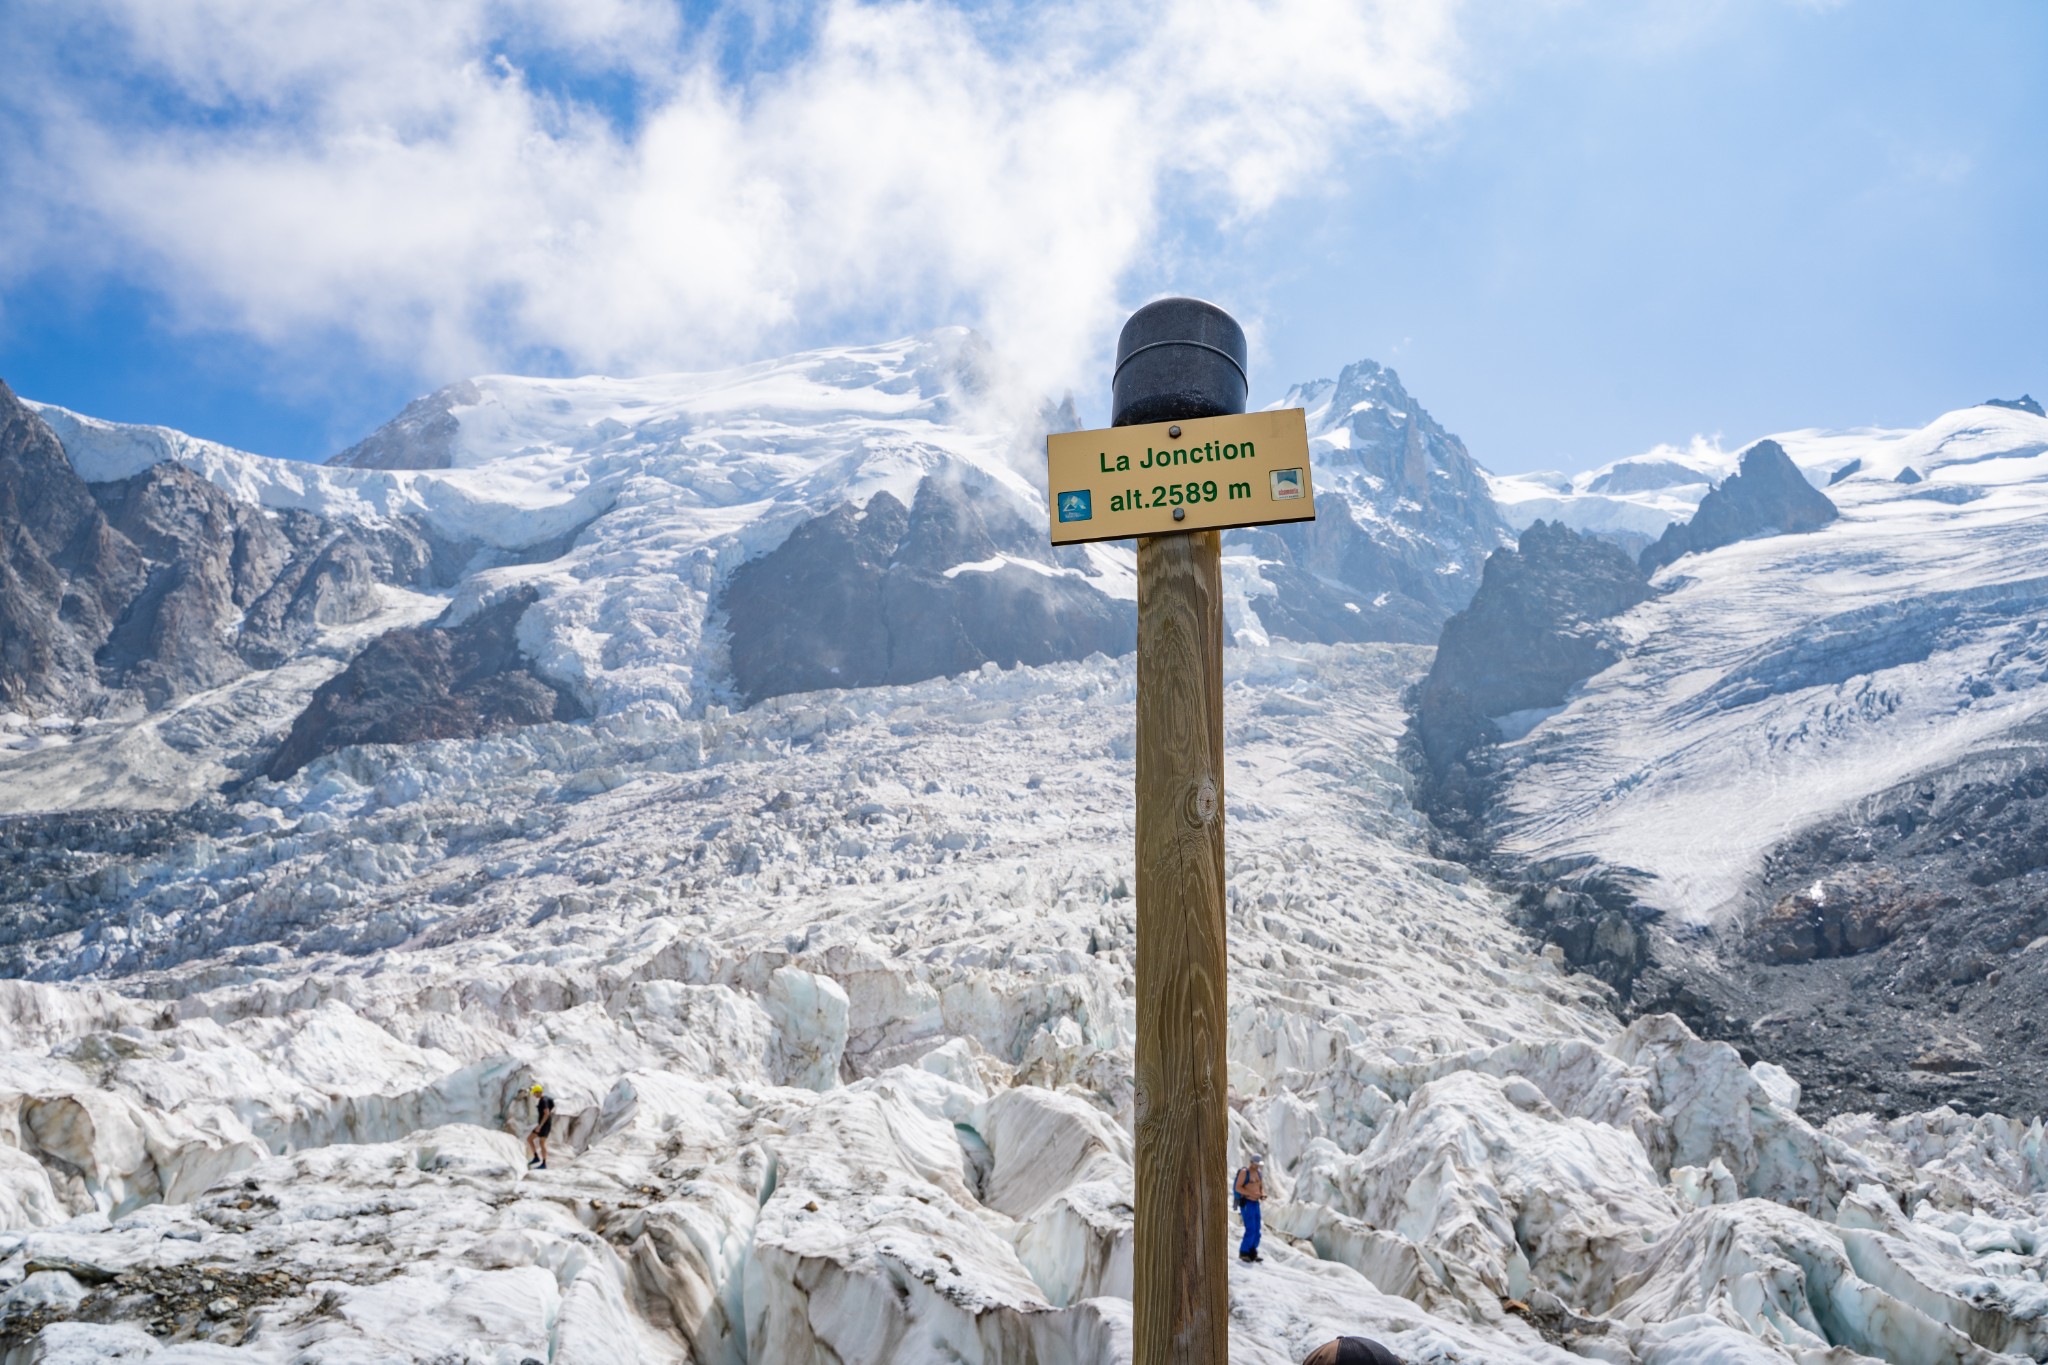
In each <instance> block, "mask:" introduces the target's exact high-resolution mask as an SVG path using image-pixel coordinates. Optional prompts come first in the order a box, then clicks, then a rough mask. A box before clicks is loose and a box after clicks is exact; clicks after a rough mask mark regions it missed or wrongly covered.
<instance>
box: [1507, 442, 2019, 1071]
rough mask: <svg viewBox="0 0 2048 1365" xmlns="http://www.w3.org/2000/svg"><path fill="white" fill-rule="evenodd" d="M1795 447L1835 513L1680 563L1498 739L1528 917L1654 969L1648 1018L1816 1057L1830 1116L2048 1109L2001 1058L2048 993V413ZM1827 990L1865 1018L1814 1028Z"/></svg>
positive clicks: (1643, 987) (1619, 965)
mask: <svg viewBox="0 0 2048 1365" xmlns="http://www.w3.org/2000/svg"><path fill="white" fill-rule="evenodd" d="M1785 446H1786V449H1787V451H1788V452H1789V453H1791V454H1792V455H1793V457H1794V459H1795V460H1803V462H1805V463H1806V464H1807V471H1808V475H1809V478H1811V477H1812V475H1813V473H1814V471H1815V469H1816V468H1817V467H1819V461H1818V460H1816V459H1814V458H1813V457H1814V454H1815V452H1816V451H1824V452H1826V460H1827V461H1828V462H1830V463H1832V465H1833V467H1834V468H1835V469H1836V470H1837V472H1838V473H1842V477H1840V478H1839V479H1837V480H1836V481H1835V482H1834V484H1833V485H1832V487H1831V488H1830V489H1829V496H1830V497H1831V498H1832V499H1833V501H1834V502H1835V503H1836V504H1837V505H1838V507H1839V509H1840V513H1841V515H1840V518H1839V519H1838V520H1835V521H1833V522H1830V523H1828V524H1826V525H1822V526H1820V527H1818V528H1817V529H1811V530H1808V531H1805V532H1803V533H1801V534H1795V535H1777V536H1767V537H1764V538H1760V539H1752V540H1743V541H1740V542H1737V543H1734V544H1729V545H1725V546H1722V547H1721V548H1718V549H1713V550H1710V551H1708V552H1705V553H1698V554H1688V555H1686V556H1685V557H1684V558H1683V559H1681V560H1679V561H1678V562H1677V563H1676V564H1674V565H1673V566H1672V567H1670V568H1668V569H1666V570H1664V571H1663V572H1661V573H1660V574H1659V575H1658V576H1657V578H1656V579H1655V587H1656V588H1657V589H1658V591H1657V592H1656V593H1655V594H1654V595H1653V596H1651V597H1649V598H1648V599H1647V600H1645V601H1644V602H1642V603H1641V604H1640V605H1638V606H1636V607H1634V608H1633V609H1631V610H1629V611H1627V612H1625V613H1623V614H1620V615H1618V616H1615V617H1613V618H1611V619H1609V620H1608V621H1607V622H1605V623H1604V626H1603V629H1604V630H1605V631H1606V632H1607V635H1608V637H1609V638H1610V639H1611V640H1613V641H1614V642H1616V646H1617V648H1618V650H1619V654H1618V657H1615V658H1614V659H1613V661H1612V662H1610V663H1609V664H1607V665H1606V666H1605V667H1604V668H1602V669H1600V670H1599V671H1598V672H1596V673H1593V674H1592V675H1591V676H1589V677H1587V678H1586V679H1585V680H1584V681H1583V682H1582V683H1581V684H1580V685H1579V686H1578V687H1577V688H1576V690H1575V691H1574V692H1573V693H1572V694H1571V696H1570V697H1569V698H1568V699H1567V700H1566V702H1565V704H1564V705H1563V706H1562V708H1561V709H1559V710H1557V711H1556V712H1555V713H1554V714H1551V715H1548V716H1546V717H1544V718H1542V719H1541V720H1540V721H1539V722H1538V723H1536V724H1535V725H1534V726H1533V728H1531V729H1530V730H1529V731H1528V733H1527V734H1526V736H1525V737H1522V738H1518V739H1514V740H1512V741H1510V742H1508V743H1506V744H1504V745H1502V746H1501V748H1500V749H1499V750H1498V752H1497V754H1496V755H1495V760H1496V762H1497V770H1496V785H1495V787H1494V792H1495V794H1496V799H1497V804H1496V806H1495V809H1494V814H1493V818H1492V820H1491V822H1490V829H1491V837H1492V840H1493V845H1492V846H1493V848H1494V849H1495V850H1496V852H1497V854H1498V855H1499V856H1500V857H1501V859H1502V860H1503V862H1504V864H1505V865H1506V866H1507V867H1509V868H1510V869H1520V871H1519V872H1518V873H1516V874H1515V875H1521V876H1525V877H1527V878H1529V879H1530V889H1529V892H1528V896H1529V913H1530V914H1531V916H1532V923H1535V924H1538V925H1540V926H1542V927H1544V928H1545V930H1546V931H1547V932H1549V933H1551V934H1552V935H1553V936H1555V937H1557V939H1558V941H1559V942H1560V943H1565V944H1567V945H1568V946H1569V947H1570V949H1571V951H1573V952H1574V953H1575V954H1578V955H1579V956H1578V959H1577V960H1580V961H1584V962H1586V963H1587V965H1589V966H1595V967H1600V966H1602V963H1603V962H1605V963H1606V964H1607V965H1608V967H1611V968H1612V970H1609V971H1608V972H1607V974H1608V975H1609V978H1610V979H1611V980H1617V981H1620V980H1623V979H1624V978H1628V979H1633V977H1634V976H1635V975H1636V974H1638V973H1641V974H1642V978H1643V979H1642V981H1641V982H1640V983H1638V984H1637V986H1636V990H1637V993H1638V999H1637V1001H1636V1005H1637V1007H1638V1008H1659V1007H1665V1006H1676V1007H1679V1008H1682V1009H1684V1010H1686V1011H1687V1012H1688V1016H1689V1017H1691V1018H1693V1019H1694V1020H1695V1021H1696V1022H1697V1023H1699V1024H1700V1025H1701V1026H1702V1027H1704V1028H1709V1029H1712V1030H1715V1031H1718V1032H1721V1033H1723V1034H1724V1035H1725V1036H1728V1037H1731V1038H1735V1039H1737V1040H1738V1041H1740V1042H1742V1043H1743V1044H1744V1045H1745V1046H1752V1047H1758V1048H1762V1047H1763V1046H1764V1045H1765V1043H1766V1042H1767V1041H1768V1042H1769V1043H1770V1046H1771V1050H1772V1051H1773V1052H1774V1053H1775V1054H1777V1055H1789V1056H1790V1057H1792V1058H1793V1059H1799V1058H1803V1059H1804V1060H1803V1061H1801V1062H1800V1066H1801V1067H1802V1068H1803V1075H1802V1079H1804V1080H1807V1081H1808V1082H1809V1088H1810V1093H1813V1094H1815V1095H1816V1096H1818V1097H1820V1098H1821V1099H1822V1101H1823V1102H1824V1103H1826V1104H1828V1105H1829V1106H1831V1107H1855V1106H1859V1105H1867V1106H1870V1107H1874V1108H1877V1109H1879V1110H1881V1111H1896V1110H1897V1109H1899V1108H1901V1107H1908V1108H1909V1107H1912V1106H1914V1105H1921V1104H1931V1103H1935V1102H1938V1101H1940V1100H1943V1099H1953V1100H1956V1101H1957V1102H1960V1103H1967V1104H1971V1105H1976V1106H1982V1107H2010V1108H2015V1109H2019V1110H2021V1111H2022V1112H2027V1111H2032V1110H2034V1109H2037V1108H2042V1107H2048V1075H2044V1074H2042V1072H2041V1071H2040V1069H2039V1068H2038V1067H2036V1066H2034V1065H2033V1064H2032V1063H2031V1062H2019V1061H2017V1059H2016V1060H2015V1062H2014V1063H2013V1064H2009V1065H2008V1064H2002V1063H2001V1064H1994V1063H1992V1062H1991V1061H1990V1060H1988V1059H1990V1058H1994V1057H1996V1056H1998V1055H1999V1053H2000V1050H2001V1049H2002V1048H2010V1047H2013V1046H2016V1045H2017V1042H2016V1040H2017V1039H2019V1038H2021V1037H2024V1036H2025V1035H2024V1034H2023V1033H2022V1034H2015V1033H2014V1032H2013V1031H2012V1030H2013V1029H2014V1028H2015V1027H2017V1026H2018V1025H2019V1024H2020V1022H2021V1021H2022V1020H2023V1019H2024V1018H2025V1016H2027V1015H2028V1014H2029V1013H2030V1012H2032V1011H2034V1010H2036V1009H2037V1008H2039V1005H2040V1004H2043V1003H2048V976H2043V974H2042V973H2041V972H2040V970H2039V968H2040V967H2041V965H2042V964H2043V962H2044V961H2048V959H2044V957H2043V955H2042V954H2039V953H2034V954H2031V955H2030V954H2028V953H2027V952H2026V947H2027V944H2028V943H2029V942H2031V941H2032V939H2033V938H2035V937H2037V936H2038V934H2037V933H2035V932H2034V931H2033V930H2031V929H2030V927H2029V926H2032V925H2035V924H2037V923H2038V922H2040V920H2041V917H2042V915H2043V914H2044V913H2048V881H2044V880H2043V876H2042V873H2041V872H2040V870H2039V869H2038V868H2037V867H2036V866H2035V863H2034V860H2033V859H2031V858H2030V857H2028V856H2026V855H2024V854H2022V853H2020V852H2019V850H2021V849H2024V848H2026V847H2029V846H2030V845H2031V842H2032V840H2033V838H2034V837H2035V826H2034V823H2033V820H2032V817H2031V815H2030V813H2029V812H2031V811H2032V810H2033V809H2034V807H2033V806H2032V805H2030V804H2029V802H2030V798H2027V797H2025V795H2024V793H2025V791H2026V790H2027V788H2026V786H2025V780H2024V775H2025V773H2027V772H2029V771H2031V768H2029V767H2028V762H2029V760H2027V759H2026V758H2024V755H2025V754H2028V753H2031V752H2033V751H2034V749H2035V748H2036V747H2037V741H2035V740H2033V739H2029V738H2028V736H2032V735H2035V734H2037V733H2038V729H2039V726H2040V725H2041V724H2042V723H2043V721H2044V720H2048V578H2044V577H2043V574H2042V566H2043V565H2044V564H2048V420H2044V419H2042V418H2040V417H2037V416H2035V415H2034V414H2032V413H2029V412H2026V411H2023V410H2019V409H2010V408H2001V407H1993V406H1983V407H1977V408H1971V409H1967V410H1964V411H1962V412H1959V413H1951V414H1947V415H1946V416H1944V417H1942V418H1939V419H1937V420H1936V421H1935V422H1933V423H1931V424H1930V425H1929V426H1928V427H1927V428H1925V429H1922V430H1920V431H1917V432H1908V433H1882V434H1876V435H1872V434H1868V433H1863V434H1848V435H1829V436H1818V435H1816V436H1812V437H1809V438H1807V439H1805V440H1803V441H1796V442H1795V441H1789V440H1788V441H1786V442H1785ZM1802 452H1803V455H1802ZM1908 469H1911V470H1913V471H1915V472H1916V473H1917V475H1918V476H1919V480H1920V481H1919V482H1917V483H1908V482H1900V479H1899V476H1900V475H1901V474H1902V473H1903V472H1904V471H1906V470H1908ZM1844 471H1846V472H1844ZM2008 783H2011V784H2013V785H2011V786H2010V787H2008V786H2007V785H2006V784H2008ZM1992 791H2005V792H2006V796H2005V799H2004V800H2002V801H1996V802H1994V801H1992V800H1991V798H1990V795H1989V793H1990V792H1992ZM1959 794H1960V795H1959ZM1973 812H1976V813H1979V814H1977V815H1975V816H1973V814H1972V813H1973ZM1979 819H1982V820H1984V821H1986V822H1988V823H1985V824H1982V825H1979V824H1978V823H1977V821H1978V820H1979ZM2015 822H2016V823H2015ZM1932 827H1938V829H1936V828H1932ZM2008 855H2010V856H2008ZM1559 878H1564V879H1566V880H1568V881H1570V882H1571V883H1572V884H1573V885H1574V886H1576V887H1577V888H1578V889H1577V890H1570V889H1566V888H1561V887H1559V886H1558V885H1556V884H1555V882H1556V879H1559ZM1602 923H1612V924H1614V925H1616V926H1617V928H1616V929H1615V931H1613V932H1607V933H1604V934H1592V933H1590V932H1582V931H1586V930H1587V926H1593V925H1598V924H1602ZM1994 975H1995V976H1996V977H1997V980H1996V981H1995V982H1994V981H1992V977H1993V976H1994ZM1987 983H1989V984H1987ZM1845 995H1847V996H1850V997H1854V998H1857V999H1859V1000H1861V1001H1864V1002H1866V1003H1867V1005H1868V1009H1869V1013H1868V1014H1867V1016H1866V1017H1865V1018H1864V1020H1863V1022H1862V1024H1861V1025H1860V1027H1859V1029H1858V1030H1857V1031H1856V1032H1855V1034H1854V1035H1853V1036H1850V1037H1843V1038H1840V1039H1838V1040H1837V1041H1835V1042H1832V1043H1830V1042H1825V1041H1824V1040H1825V1039H1826V1038H1827V1037H1828V1036H1829V1035H1828V1033H1827V1030H1828V1029H1829V1028H1830V1027H1831V1025H1832V1023H1833V1022H1834V1021H1835V1017H1836V1016H1837V1015H1838V1011H1839V1006H1840V1002H1841V1000H1842V999H1843V998H1844V996H1845ZM1816 1030H1818V1032H1816ZM1795 1043H1796V1046H1795ZM1979 1059H1981V1060H1979Z"/></svg>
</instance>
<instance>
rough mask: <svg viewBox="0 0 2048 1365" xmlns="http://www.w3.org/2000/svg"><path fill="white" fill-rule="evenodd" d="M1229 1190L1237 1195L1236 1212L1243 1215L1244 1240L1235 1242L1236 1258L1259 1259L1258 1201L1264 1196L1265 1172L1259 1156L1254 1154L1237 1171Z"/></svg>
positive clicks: (1244, 1259) (1245, 1259) (1243, 1259)
mask: <svg viewBox="0 0 2048 1365" xmlns="http://www.w3.org/2000/svg"><path fill="white" fill-rule="evenodd" d="M1230 1188H1231V1191H1232V1192H1233V1193H1234V1194H1236V1196H1237V1208H1238V1212H1239V1213H1241V1214H1243V1215H1244V1240H1243V1241H1242V1242H1239V1243H1238V1244H1237V1259H1238V1260H1240V1261H1256V1260H1258V1259H1259V1201H1260V1200H1262V1199H1264V1198H1265V1197H1266V1176H1265V1172H1263V1171H1262V1170H1260V1169H1259V1158H1258V1157H1256V1156H1254V1157H1253V1158H1252V1159H1251V1162H1250V1164H1248V1165H1247V1166H1245V1167H1244V1169H1242V1170H1240V1171H1239V1172H1238V1173H1237V1178H1236V1179H1235V1180H1233V1181H1231V1182H1230Z"/></svg>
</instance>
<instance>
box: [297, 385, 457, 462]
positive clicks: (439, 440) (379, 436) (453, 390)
mask: <svg viewBox="0 0 2048 1365" xmlns="http://www.w3.org/2000/svg"><path fill="white" fill-rule="evenodd" d="M482 401H483V394H482V392H481V391H479V390H478V388H477V386H476V382H475V381H474V380H469V379H465V380H463V381H462V382H461V383H459V384H450V385H449V386H448V387H446V388H444V389H436V390H434V392H432V393H430V394H427V395H425V396H424V397H421V398H415V399H413V400H412V402H410V403H407V404H406V405H405V409H404V410H403V411H402V412H400V413H399V414H398V416H396V417H394V418H392V419H391V420H390V421H389V422H386V423H385V424H384V425H383V426H381V427H378V428H377V429H376V430H375V431H373V432H371V433H370V434H369V435H368V436H365V437H364V438H363V439H362V440H360V441H358V442H356V443H355V444H354V445H352V446H350V447H349V448H348V449H347V450H344V451H342V452H341V453H340V454H339V455H335V456H332V457H331V458H329V459H328V461H327V463H328V464H331V465H337V466H340V467H342V468H345V469H448V468H451V467H452V466H453V465H454V463H455V441H456V438H457V437H458V436H460V435H461V434H462V424H461V422H459V421H457V420H456V417H455V409H456V408H459V407H474V406H476V404H478V403H480V402H482Z"/></svg>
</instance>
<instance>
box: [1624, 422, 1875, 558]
mask: <svg viewBox="0 0 2048 1365" xmlns="http://www.w3.org/2000/svg"><path fill="white" fill-rule="evenodd" d="M1839 515H1840V513H1838V512H1837V511H1836V510H1835V505H1834V504H1833V503H1832V502H1829V501H1828V497H1827V494H1825V493H1823V492H1821V491H1820V490H1819V489H1817V488H1815V487H1814V486H1813V485H1812V484H1810V483H1808V482H1807V481H1806V476H1805V475H1804V474H1802V473H1800V472H1799V466H1798V465H1795V464H1793V463H1792V457H1791V456H1789V455H1787V454H1786V453H1785V448H1784V447H1783V446H1781V445H1779V444H1778V443H1777V442H1776V441H1758V442H1757V443H1756V444H1755V445H1753V446H1751V447H1750V448H1749V449H1748V450H1746V451H1744V452H1743V455H1742V467H1741V468H1740V469H1739V470H1738V471H1737V472H1736V473H1735V475H1734V476H1733V477H1732V478H1729V479H1727V480H1726V481H1724V482H1723V483H1722V484H1721V486H1720V487H1718V488H1716V489H1714V490H1713V491H1712V492H1710V493H1708V494H1707V496H1706V497H1705V498H1704V499H1702V500H1701V502H1700V508H1699V511H1697V512H1695V513H1693V518H1692V520H1691V521H1688V522H1685V523H1683V524H1680V525H1672V526H1667V527H1666V528H1665V529H1664V534H1663V536H1662V537H1661V538H1660V539H1659V540H1658V541H1657V543H1656V544H1655V545H1652V546H1651V547H1650V548H1649V549H1647V550H1645V551H1643V554H1642V559H1641V561H1640V563H1641V564H1642V567H1643V572H1644V573H1646V574H1654V573H1656V572H1657V571H1658V570H1659V569H1662V568H1664V567H1665V566H1666V565H1669V564H1672V563H1674V562H1676V561H1677V560H1678V559H1679V557H1680V556H1682V555H1689V554H1701V553H1704V552H1705V551H1707V550H1716V549H1719V548H1720V547H1721V546H1723V545H1733V544H1734V543H1735V542H1736V541H1738V540H1753V539H1755V538H1756V537H1758V536H1774V535H1784V534H1787V533H1790V532H1796V531H1812V530H1816V529H1818V528H1819V527H1822V526H1825V525H1827V524H1828V523H1829V522H1831V521H1833V520H1834V519H1835V518H1836V517H1837V516H1839Z"/></svg>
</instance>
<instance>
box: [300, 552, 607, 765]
mask: <svg viewBox="0 0 2048 1365" xmlns="http://www.w3.org/2000/svg"><path fill="white" fill-rule="evenodd" d="M538 596H539V594H538V593H537V592H536V591H535V590H534V589H533V588H530V587H527V588H521V589H519V590H518V591H516V592H513V593H510V594H508V595H507V596H505V597H503V598H501V599H500V600H498V601H496V602H494V603H492V604H491V605H490V606H488V607H485V608H484V609H483V610H482V611H479V612H478V613H477V614H476V615H474V616H472V617H470V618H469V619H468V620H467V621H464V622H463V623H462V624H460V625H456V626H439V625H433V626H421V627H417V628H414V629H408V630H393V631H386V632H385V633H384V634H383V635H380V636H378V637H377V638H376V639H375V640H373V641H371V642H370V644H369V646H368V647H367V648H365V649H364V650H363V652H362V653H360V654H358V655H357V656H356V657H355V658H354V659H353V660H352V661H350V663H349V666H348V667H347V668H345V669H343V670H342V671H341V672H340V673H339V674H337V675H336V676H334V677H332V678H330V679H328V680H327V681H326V682H325V683H322V684H321V685H320V689H319V690H318V691H317V692H315V693H314V694H313V699H312V701H311V702H309V703H308V704H307V706H306V709H305V710H304V711H302V712H300V713H299V718H298V719H297V720H295V721H293V722H292V728H291V732H290V733H289V734H288V735H286V736H285V740H284V743H283V745H282V746H280V747H279V749H278V751H277V754H276V756H275V757H273V758H272V759H271V761H270V763H269V765H268V767H267V768H266V769H265V772H266V773H267V775H268V776H270V777H272V778H274V779H279V780H282V779H283V778H287V777H290V776H291V775H292V774H293V773H295V772H297V771H298V770H299V769H301V768H303V767H305V766H306V765H307V764H308V763H310V762H312V761H313V760H314V759H316V758H318V757H319V756H320V755H322V754H327V753H332V752H334V751H335V750H336V749H341V748H346V747H347V746H349V745H351V744H412V743H417V742H419V741H421V740H429V739H474V738H476V737H477V736H479V735H488V734H495V733H497V732H498V731H501V730H511V729H516V728H517V727H519V726H522V725H538V724H541V723H542V722H545V721H551V720H578V719H581V718H582V717H583V716H584V714H585V712H584V710H583V708H582V707H581V705H579V704H578V702H577V701H576V699H575V698H574V697H573V696H571V695H570V694H569V693H568V692H566V691H564V690H562V689H561V688H559V687H556V686H555V685H554V684H553V683H550V682H548V681H547V680H546V679H544V678H542V677H540V676H539V675H538V674H536V673H535V672H534V671H533V670H532V668H531V667H530V666H529V664H528V662H527V660H526V658H525V656H524V655H523V654H521V652H520V649H519V641H518V635H517V632H518V628H519V618H520V617H522V616H524V615H525V614H526V609H527V608H528V607H530V606H532V605H533V604H534V602H535V601H536V600H537V598H538Z"/></svg>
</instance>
